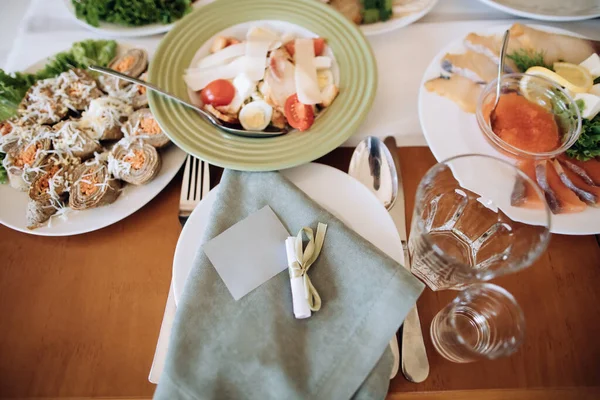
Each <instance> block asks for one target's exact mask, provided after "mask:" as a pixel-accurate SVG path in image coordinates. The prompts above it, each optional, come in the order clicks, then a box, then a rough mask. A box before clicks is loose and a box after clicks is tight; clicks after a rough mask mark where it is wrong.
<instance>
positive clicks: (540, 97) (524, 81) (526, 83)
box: [519, 76, 552, 111]
mask: <svg viewBox="0 0 600 400" xmlns="http://www.w3.org/2000/svg"><path fill="white" fill-rule="evenodd" d="M532 79H533V78H532V77H531V76H524V77H523V78H521V80H520V81H519V89H520V91H521V94H522V95H523V96H525V98H526V99H527V100H529V101H530V102H532V103H535V104H539V105H540V106H542V107H544V108H545V109H546V110H548V111H552V100H551V99H550V98H549V97H548V95H547V94H546V91H545V90H544V88H540V87H539V85H537V86H536V85H535V84H531V80H532Z"/></svg>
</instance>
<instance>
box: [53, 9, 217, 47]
mask: <svg viewBox="0 0 600 400" xmlns="http://www.w3.org/2000/svg"><path fill="white" fill-rule="evenodd" d="M213 1H215V0H198V1H196V2H194V3H192V11H193V10H194V9H196V8H200V7H202V6H204V5H206V4H208V3H210V2H213ZM63 4H64V6H65V8H66V9H67V11H68V14H69V15H71V16H72V17H73V19H74V20H75V22H76V23H77V24H78V25H79V26H82V27H84V28H86V29H88V30H90V31H92V32H95V33H98V34H101V35H104V36H107V37H110V38H136V37H144V36H154V35H160V34H163V33H166V32H168V31H170V30H171V29H172V28H173V26H174V25H175V24H176V23H177V22H179V21H180V20H181V19H183V18H185V17H186V16H187V15H184V16H183V17H181V18H180V19H178V20H177V21H175V22H171V23H170V24H160V23H153V24H148V25H142V26H124V25H117V24H113V23H110V22H100V26H92V25H90V24H88V23H87V22H86V21H84V20H81V19H79V18H77V15H76V14H75V8H74V7H73V4H72V3H71V0H63Z"/></svg>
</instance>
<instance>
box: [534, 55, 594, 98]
mask: <svg viewBox="0 0 600 400" xmlns="http://www.w3.org/2000/svg"><path fill="white" fill-rule="evenodd" d="M554 70H555V71H556V72H554V71H551V70H549V69H548V68H544V67H531V68H529V69H528V70H527V71H525V73H526V74H529V75H537V76H542V77H544V78H547V79H550V80H551V81H553V82H555V83H558V84H559V85H560V86H562V87H564V88H566V89H568V90H570V91H571V92H574V93H587V92H588V91H589V90H590V89H591V88H592V85H593V84H594V80H593V79H592V76H591V75H590V73H589V72H588V71H587V70H586V69H585V68H583V67H581V66H579V65H575V64H570V63H562V62H557V63H554Z"/></svg>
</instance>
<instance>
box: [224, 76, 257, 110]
mask: <svg viewBox="0 0 600 400" xmlns="http://www.w3.org/2000/svg"><path fill="white" fill-rule="evenodd" d="M232 83H233V87H235V96H234V97H233V99H232V100H231V103H229V105H228V106H227V110H228V113H229V114H236V113H237V112H238V111H239V110H240V108H241V107H242V105H243V104H244V102H245V101H246V99H247V98H248V97H250V96H251V95H252V93H253V92H254V91H255V90H256V82H254V81H252V80H250V79H249V78H248V76H247V75H246V74H245V73H241V74H239V75H238V76H236V77H235V79H234V80H233V82H232Z"/></svg>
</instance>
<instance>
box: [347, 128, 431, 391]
mask: <svg viewBox="0 0 600 400" xmlns="http://www.w3.org/2000/svg"><path fill="white" fill-rule="evenodd" d="M388 142H389V144H388ZM388 146H389V147H390V148H392V150H390V149H388ZM395 151H396V141H395V140H394V138H391V137H390V138H387V139H386V140H385V144H384V143H383V142H382V141H381V140H380V139H378V138H376V137H368V138H366V139H364V140H363V141H361V142H360V143H359V145H358V146H357V147H356V149H355V150H354V154H352V159H351V160H350V168H349V169H348V174H349V175H350V176H352V177H354V178H355V179H357V180H358V181H359V182H361V183H362V184H363V185H365V186H366V187H367V188H368V189H369V190H370V191H371V192H373V193H374V194H375V196H377V198H378V199H379V201H380V202H381V203H382V204H383V205H384V206H385V208H386V209H387V210H388V211H390V216H391V217H392V219H393V220H394V223H395V224H396V227H397V228H398V234H399V236H400V239H401V245H402V249H403V251H404V267H405V268H406V269H408V270H409V271H410V258H409V254H408V247H407V243H406V239H407V235H406V226H405V225H404V222H405V215H404V189H403V187H402V181H401V175H400V169H399V168H400V164H399V163H398V160H397V158H396V157H394V155H393V153H392V152H395ZM390 347H391V349H392V353H393V354H394V367H393V370H392V378H393V377H394V376H395V375H396V374H397V373H398V369H399V366H400V354H399V350H398V342H397V339H396V338H394V339H392V341H391V342H390ZM402 373H403V374H404V376H405V377H406V379H408V380H409V381H411V382H422V381H424V380H425V379H426V378H427V376H428V375H429V361H428V359H427V353H426V351H425V343H424V342H423V332H422V331H421V323H420V321H419V314H418V312H417V308H416V306H415V307H413V308H412V309H411V310H410V311H409V313H408V315H407V316H406V318H405V319H404V324H403V328H402Z"/></svg>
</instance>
